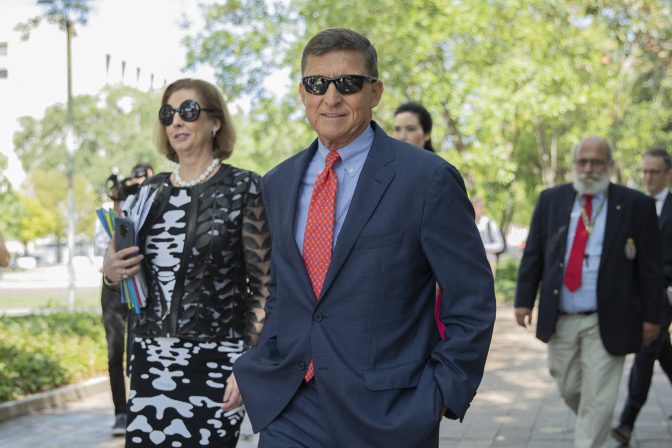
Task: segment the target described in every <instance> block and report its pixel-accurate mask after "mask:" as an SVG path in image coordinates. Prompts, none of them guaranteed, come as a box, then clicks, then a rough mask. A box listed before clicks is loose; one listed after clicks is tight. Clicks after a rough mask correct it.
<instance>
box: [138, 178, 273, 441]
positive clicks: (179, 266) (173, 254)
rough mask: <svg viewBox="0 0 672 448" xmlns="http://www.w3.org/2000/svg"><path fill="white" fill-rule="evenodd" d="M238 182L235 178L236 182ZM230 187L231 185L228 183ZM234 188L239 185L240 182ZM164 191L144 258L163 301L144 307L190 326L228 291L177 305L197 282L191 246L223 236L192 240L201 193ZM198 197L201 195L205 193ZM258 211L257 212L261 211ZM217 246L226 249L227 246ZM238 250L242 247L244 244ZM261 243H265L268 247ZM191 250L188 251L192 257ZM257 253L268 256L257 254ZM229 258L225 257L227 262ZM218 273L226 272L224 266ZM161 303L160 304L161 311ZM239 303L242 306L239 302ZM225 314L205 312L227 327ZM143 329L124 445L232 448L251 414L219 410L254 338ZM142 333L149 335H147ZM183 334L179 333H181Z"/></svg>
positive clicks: (231, 213)
mask: <svg viewBox="0 0 672 448" xmlns="http://www.w3.org/2000/svg"><path fill="white" fill-rule="evenodd" d="M223 170H224V168H223V169H222V170H220V171H223ZM229 171H230V170H229ZM218 174H219V173H218ZM234 174H237V172H234ZM217 177H219V178H222V177H223V176H222V175H219V176H217ZM233 179H234V180H235V179H236V177H234V178H233ZM230 182H231V181H230V180H229V182H228V183H230ZM234 185H237V184H235V182H234ZM166 186H167V187H168V188H169V190H170V195H169V198H168V200H167V203H166V205H165V207H164V208H163V210H162V212H161V214H160V215H159V216H158V217H157V218H156V219H154V220H153V221H152V222H149V223H147V226H146V229H145V232H146V233H145V235H144V238H143V241H144V246H143V247H144V251H143V253H144V255H145V267H146V268H147V269H148V271H149V272H148V274H149V275H148V277H149V279H150V283H151V286H150V289H151V290H152V291H154V296H159V297H160V300H157V297H154V299H153V303H151V302H150V303H148V309H145V310H143V312H145V311H149V312H151V311H152V308H151V307H152V305H153V304H154V305H155V306H156V307H157V309H158V308H160V309H162V310H163V311H162V313H163V315H162V319H161V320H162V321H166V322H168V321H170V319H171V314H175V315H178V314H179V315H180V317H181V319H178V318H177V317H176V318H175V319H173V321H174V322H181V323H184V325H183V326H184V327H188V326H189V321H190V319H191V320H192V321H196V319H195V318H193V316H192V317H191V318H188V317H184V316H185V315H187V316H189V315H191V314H192V312H191V311H190V310H194V309H197V308H198V307H199V306H200V307H205V306H206V305H204V303H207V300H212V299H210V298H209V297H210V296H211V295H212V291H218V292H219V298H220V300H222V301H225V300H227V295H226V294H224V293H223V292H222V291H225V289H224V288H222V287H221V285H219V284H218V285H215V286H213V287H212V288H211V290H208V288H207V287H204V286H202V285H201V289H203V290H204V293H203V297H202V298H201V299H199V301H198V302H197V305H193V304H189V308H186V309H187V312H185V311H184V310H183V309H182V308H180V306H181V305H184V304H180V303H175V304H173V298H174V296H177V297H182V296H184V297H186V293H184V294H182V296H180V294H179V291H177V290H178V289H180V288H179V285H183V289H186V288H187V286H185V284H186V283H189V284H193V283H194V280H193V279H190V280H189V281H188V282H185V276H186V277H189V275H188V274H185V270H187V271H189V272H190V273H191V274H192V276H193V274H194V273H195V272H197V271H198V270H197V269H196V268H195V267H194V263H196V264H198V262H196V261H195V260H198V256H199V248H198V243H193V247H191V248H189V247H188V244H189V241H190V240H192V241H193V240H202V239H204V238H205V239H204V240H205V241H207V239H208V238H209V239H210V240H212V241H211V242H210V243H209V244H208V246H217V244H216V243H217V236H218V235H219V234H221V233H222V232H220V231H219V230H217V231H213V229H209V230H207V231H205V232H203V234H201V233H199V234H198V237H196V238H194V237H192V238H191V239H190V238H189V236H188V233H187V228H188V223H189V220H190V219H194V221H197V219H196V218H195V217H193V216H192V213H195V212H196V213H198V215H199V218H202V217H204V216H205V214H204V213H203V212H202V211H200V210H198V209H197V210H191V208H192V207H193V206H194V205H193V204H194V203H195V202H194V201H192V199H194V197H193V195H194V194H195V193H194V190H192V189H191V188H177V187H172V186H168V185H167V184H166ZM212 190H213V191H218V193H215V194H218V195H221V190H220V189H219V188H213V189H212ZM200 192H201V193H203V189H201V190H200ZM231 196H232V197H238V196H240V195H239V194H237V193H235V192H232V194H231ZM198 199H199V200H197V201H196V203H199V204H205V203H207V202H206V201H204V200H203V198H198ZM262 205H263V204H262ZM220 211H223V212H226V213H227V214H228V219H230V220H231V222H235V220H236V219H238V216H239V215H241V214H242V213H245V210H241V209H240V207H238V208H232V209H229V208H227V207H224V208H222V209H220ZM241 212H242V213H241ZM255 213H256V214H257V215H258V214H259V212H258V210H257V211H256V212H255ZM218 216H219V215H218ZM263 219H264V220H265V215H263ZM216 221H217V223H220V224H222V222H223V221H227V219H221V216H220V217H219V218H217V220H216ZM213 222H214V221H213ZM241 222H242V221H241ZM264 223H265V221H264ZM197 227H199V226H197ZM200 227H203V226H200ZM225 227H226V228H227V229H229V230H230V229H232V228H233V229H235V228H236V227H241V228H242V227H244V225H240V226H235V225H231V224H230V223H229V224H228V225H227V226H225ZM201 230H202V229H201ZM199 232H200V231H199ZM237 233H240V235H239V239H241V240H242V239H243V238H244V235H243V233H245V232H244V231H243V230H240V231H239V232H237ZM266 238H267V235H265V236H263V238H262V239H261V241H265V239H266ZM253 239H254V238H253ZM236 241H237V239H236V238H229V239H228V243H229V244H231V245H232V246H233V247H238V246H239V245H238V243H236ZM219 243H220V245H221V242H219ZM240 245H241V246H242V243H240ZM261 246H265V243H263V244H262V245H261ZM185 249H186V250H187V252H186V253H185ZM200 251H201V252H204V251H205V250H204V249H201V250H200ZM258 255H262V256H261V257H258ZM266 256H267V254H266V253H265V252H263V253H257V257H256V258H259V260H265V258H266ZM208 257H209V258H212V257H211V255H208ZM223 259H224V257H222V260H223ZM240 259H245V257H243V256H241V257H240ZM248 259H250V257H248ZM185 260H186V261H185ZM220 262H221V261H220ZM242 266H243V267H244V266H245V262H242ZM213 269H214V268H213ZM217 269H219V270H220V271H226V269H223V268H222V267H221V266H220V267H218V268H217ZM241 269H242V268H240V267H238V268H236V269H235V271H236V272H238V271H240V270H241ZM259 269H261V270H259ZM255 270H259V272H263V271H264V270H266V271H267V268H266V263H265V261H264V262H263V263H260V264H258V265H256V266H255ZM266 274H267V272H264V275H266ZM189 278H190V277H189ZM264 288H265V286H264ZM176 291H177V292H176ZM152 297H153V296H152ZM175 300H178V299H175ZM185 301H186V300H185ZM158 302H160V306H159V304H158ZM229 302H230V300H229ZM239 302H240V300H239ZM256 305H257V306H258V305H259V304H256ZM262 305H263V304H262ZM184 306H186V305H184ZM239 306H240V303H238V307H239ZM222 308H223V309H233V308H236V306H235V302H231V304H228V302H227V304H225V305H223V306H222ZM255 309H256V308H255V302H254V301H252V312H253V313H255V312H257V311H255ZM223 314H224V313H222V311H221V310H218V309H217V308H216V307H211V309H210V310H209V313H207V314H206V315H207V316H211V317H210V318H209V319H210V320H211V319H216V320H218V321H219V320H221V321H222V322H226V319H225V317H226V316H223ZM245 314H247V315H248V316H249V314H250V312H249V311H248V312H246V313H245ZM150 316H151V315H150ZM142 317H143V315H142V314H141V315H140V316H139V321H140V322H142ZM205 320H207V319H205ZM257 321H258V322H260V323H261V322H263V317H262V318H261V319H257ZM213 325H215V327H217V328H218V326H220V325H221V323H213ZM251 327H254V325H252V326H250V325H249V324H248V325H246V328H248V329H249V328H251ZM149 328H153V327H149ZM139 330H140V331H139V332H140V333H141V334H140V335H137V336H135V338H134V341H133V349H132V357H131V366H132V369H131V386H130V392H129V401H128V426H127V431H126V446H127V447H171V448H174V447H175V448H176V447H202V446H206V447H234V446H235V445H236V442H237V440H238V436H239V433H240V423H241V422H242V420H243V417H244V415H245V414H244V409H243V407H240V408H237V409H233V410H230V411H227V412H223V411H222V409H221V407H222V402H223V396H224V389H225V387H226V380H227V378H228V376H229V374H230V373H231V371H232V366H233V363H234V362H235V360H236V359H237V358H238V357H239V356H240V354H241V353H242V352H243V351H244V349H245V347H246V345H247V344H249V343H250V342H249V341H248V342H247V344H246V342H245V337H244V336H243V335H242V334H240V333H241V332H240V331H234V330H228V333H226V334H225V335H224V336H220V337H211V338H208V339H207V340H198V338H189V337H175V335H168V336H167V337H164V336H158V335H155V334H151V333H150V334H142V333H143V327H142V326H140V327H139ZM164 332H165V331H164ZM144 333H147V332H146V331H144ZM192 333H194V332H193V331H192V332H191V333H190V334H192ZM256 333H258V330H255V329H254V328H251V334H256ZM177 335H178V336H179V333H178V334H177Z"/></svg>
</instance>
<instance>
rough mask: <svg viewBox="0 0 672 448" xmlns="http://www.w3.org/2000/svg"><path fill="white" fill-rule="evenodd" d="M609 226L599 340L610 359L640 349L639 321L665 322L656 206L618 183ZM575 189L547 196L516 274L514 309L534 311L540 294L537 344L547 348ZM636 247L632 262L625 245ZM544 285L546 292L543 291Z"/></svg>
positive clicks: (602, 269) (599, 300) (610, 201)
mask: <svg viewBox="0 0 672 448" xmlns="http://www.w3.org/2000/svg"><path fill="white" fill-rule="evenodd" d="M607 194H608V204H607V224H606V228H605V232H604V242H603V245H602V256H601V258H600V269H599V272H598V279H597V313H598V320H599V325H600V336H601V337H602V342H603V344H604V347H605V348H606V349H607V351H608V352H609V353H611V354H612V355H625V354H627V353H634V352H636V351H638V350H639V348H640V346H641V344H642V332H643V327H642V321H644V320H645V321H647V322H652V323H658V322H660V304H661V293H662V272H661V266H662V261H661V250H660V235H659V231H658V224H657V217H656V208H655V202H654V201H653V199H651V198H649V197H648V196H646V195H644V194H642V193H640V192H638V191H635V190H632V189H630V188H626V187H623V186H620V185H614V184H610V185H609V189H608V193H607ZM575 196H576V191H575V190H574V187H573V186H572V185H571V184H565V185H560V186H558V187H554V188H550V189H548V190H545V191H543V192H542V193H541V195H540V196H539V200H538V201H537V206H536V208H535V210H534V214H533V216H532V223H531V224H530V233H529V235H528V237H527V243H526V245H525V250H524V252H523V259H522V260H521V263H520V268H519V271H518V285H517V289H516V306H517V307H526V308H533V306H534V303H535V300H536V298H537V290H538V289H541V297H540V299H539V313H538V317H537V338H539V339H540V340H542V341H544V342H548V341H549V339H550V338H551V336H552V335H553V332H554V331H555V323H556V322H557V320H558V315H559V303H560V292H561V290H562V282H563V277H564V262H565V252H566V247H567V234H568V230H569V229H568V228H569V220H570V214H571V211H572V206H573V205H574V198H575ZM628 239H631V240H632V242H634V244H635V250H636V254H634V258H632V259H631V258H628V257H627V256H626V250H625V247H626V243H627V241H628ZM540 284H541V288H540Z"/></svg>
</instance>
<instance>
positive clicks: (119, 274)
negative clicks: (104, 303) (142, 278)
mask: <svg viewBox="0 0 672 448" xmlns="http://www.w3.org/2000/svg"><path fill="white" fill-rule="evenodd" d="M114 247H115V239H114V237H112V240H110V247H109V248H108V249H107V254H105V261H104V262H103V274H104V275H105V277H107V280H108V281H109V282H111V283H119V282H120V281H121V280H123V279H125V278H128V277H132V276H134V275H135V274H137V273H138V272H139V271H140V262H141V261H142V259H143V258H144V256H143V255H142V254H140V253H139V252H140V248H139V247H138V246H132V247H127V248H126V249H122V250H120V251H119V252H117V251H115V250H114ZM136 254H137V255H136ZM133 255H135V256H133ZM126 257H130V258H127V259H125V258H126Z"/></svg>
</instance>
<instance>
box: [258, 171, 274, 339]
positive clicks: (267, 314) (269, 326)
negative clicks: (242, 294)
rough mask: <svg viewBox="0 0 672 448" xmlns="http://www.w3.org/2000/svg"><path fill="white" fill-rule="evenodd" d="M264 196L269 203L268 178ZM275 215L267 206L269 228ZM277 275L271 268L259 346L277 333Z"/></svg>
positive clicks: (264, 187) (263, 187)
mask: <svg viewBox="0 0 672 448" xmlns="http://www.w3.org/2000/svg"><path fill="white" fill-rule="evenodd" d="M262 196H263V200H264V203H265V204H269V203H270V202H269V199H268V191H267V185H266V179H265V178H264V179H263V184H262ZM272 219H273V216H271V207H266V220H267V222H268V227H269V229H272V228H273V226H272V225H271V223H272ZM270 238H271V240H272V239H273V235H272V234H271V236H270ZM276 284H277V282H276V276H275V272H274V271H273V269H271V276H270V280H269V282H268V284H267V285H266V287H267V289H268V296H267V298H266V304H265V306H264V327H263V329H262V331H261V335H260V338H259V344H258V345H259V346H261V345H263V344H262V343H264V342H268V340H270V339H274V338H275V337H276V335H277V323H276V319H274V315H273V309H274V307H275V303H276V301H277V296H276Z"/></svg>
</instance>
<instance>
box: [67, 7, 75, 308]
mask: <svg viewBox="0 0 672 448" xmlns="http://www.w3.org/2000/svg"><path fill="white" fill-rule="evenodd" d="M65 30H66V36H67V48H68V116H67V126H66V127H67V130H66V133H67V134H66V149H67V176H68V311H70V312H73V311H74V310H75V265H74V263H73V261H74V256H75V193H74V191H75V189H74V176H73V170H74V155H75V129H74V125H73V122H74V120H73V118H74V117H73V112H72V22H71V21H70V19H69V18H68V19H66V22H65Z"/></svg>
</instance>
